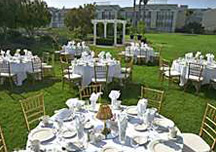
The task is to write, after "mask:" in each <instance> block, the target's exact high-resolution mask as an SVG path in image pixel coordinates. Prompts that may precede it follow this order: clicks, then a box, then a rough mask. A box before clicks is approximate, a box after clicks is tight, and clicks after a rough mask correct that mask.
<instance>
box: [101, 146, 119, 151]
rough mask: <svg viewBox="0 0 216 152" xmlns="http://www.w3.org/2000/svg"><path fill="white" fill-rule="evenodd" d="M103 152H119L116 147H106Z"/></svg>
mask: <svg viewBox="0 0 216 152" xmlns="http://www.w3.org/2000/svg"><path fill="white" fill-rule="evenodd" d="M101 152H119V150H118V149H116V148H115V147H104V148H103V149H102V150H101Z"/></svg>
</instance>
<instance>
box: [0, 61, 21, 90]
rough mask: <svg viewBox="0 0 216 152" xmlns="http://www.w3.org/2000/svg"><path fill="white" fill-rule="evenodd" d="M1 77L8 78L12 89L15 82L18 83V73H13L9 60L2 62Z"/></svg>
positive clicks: (0, 67) (0, 65)
mask: <svg viewBox="0 0 216 152" xmlns="http://www.w3.org/2000/svg"><path fill="white" fill-rule="evenodd" d="M0 79H8V80H9V83H10V86H11V89H12V88H13V82H15V83H17V75H16V74H15V73H11V67H10V63H9V62H0Z"/></svg>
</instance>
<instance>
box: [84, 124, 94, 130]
mask: <svg viewBox="0 0 216 152" xmlns="http://www.w3.org/2000/svg"><path fill="white" fill-rule="evenodd" d="M92 127H93V124H92V123H91V122H86V124H85V125H84V128H85V129H91V128H92Z"/></svg>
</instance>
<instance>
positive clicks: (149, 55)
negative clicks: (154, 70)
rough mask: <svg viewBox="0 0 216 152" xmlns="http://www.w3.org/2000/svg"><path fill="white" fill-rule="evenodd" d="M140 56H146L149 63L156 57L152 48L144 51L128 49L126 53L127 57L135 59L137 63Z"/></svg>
mask: <svg viewBox="0 0 216 152" xmlns="http://www.w3.org/2000/svg"><path fill="white" fill-rule="evenodd" d="M140 51H141V52H140ZM138 55H144V56H146V59H147V62H149V61H150V62H151V61H152V59H153V57H155V56H156V54H155V52H154V50H153V49H152V48H150V47H147V48H143V49H140V48H135V49H134V50H131V49H126V51H125V57H134V59H135V61H136V60H137V56H138Z"/></svg>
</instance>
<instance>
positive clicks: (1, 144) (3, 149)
mask: <svg viewBox="0 0 216 152" xmlns="http://www.w3.org/2000/svg"><path fill="white" fill-rule="evenodd" d="M0 152H7V146H6V144H5V139H4V134H3V131H2V128H1V126H0Z"/></svg>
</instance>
